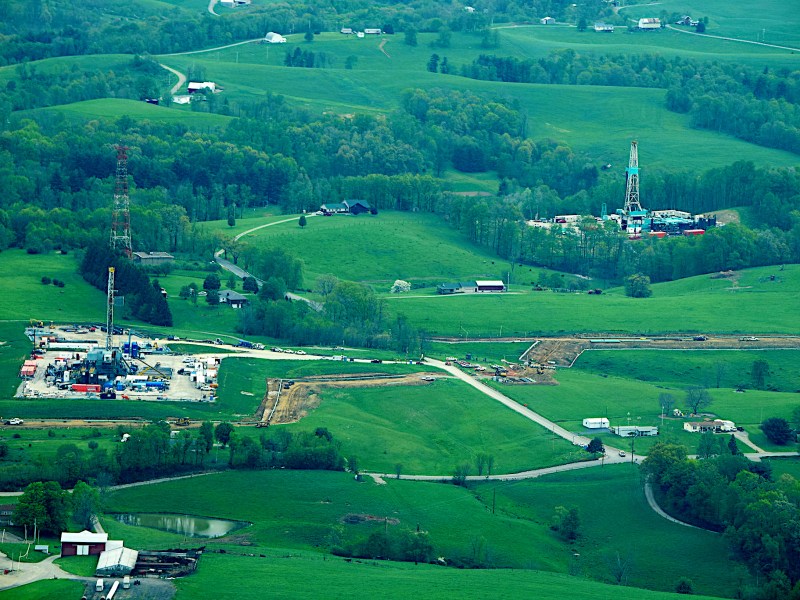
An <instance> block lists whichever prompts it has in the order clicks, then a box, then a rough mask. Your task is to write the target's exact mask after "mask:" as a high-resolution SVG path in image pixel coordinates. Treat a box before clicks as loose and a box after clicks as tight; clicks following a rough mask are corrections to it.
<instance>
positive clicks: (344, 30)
mask: <svg viewBox="0 0 800 600" xmlns="http://www.w3.org/2000/svg"><path fill="white" fill-rule="evenodd" d="M339 33H343V34H344V35H353V33H354V32H353V28H352V27H342V28H341V29H340V30H339Z"/></svg>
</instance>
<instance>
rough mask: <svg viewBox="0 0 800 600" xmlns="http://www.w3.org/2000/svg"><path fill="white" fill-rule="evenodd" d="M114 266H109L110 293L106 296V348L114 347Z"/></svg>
mask: <svg viewBox="0 0 800 600" xmlns="http://www.w3.org/2000/svg"><path fill="white" fill-rule="evenodd" d="M114 270H115V269H114V267H108V293H107V296H106V350H111V349H112V348H113V347H114Z"/></svg>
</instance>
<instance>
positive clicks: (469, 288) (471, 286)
mask: <svg viewBox="0 0 800 600" xmlns="http://www.w3.org/2000/svg"><path fill="white" fill-rule="evenodd" d="M458 285H459V286H461V291H462V292H465V293H472V292H477V291H478V284H477V283H475V282H474V281H462V282H460V283H459V284H458Z"/></svg>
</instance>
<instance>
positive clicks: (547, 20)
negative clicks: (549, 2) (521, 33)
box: [539, 17, 556, 25]
mask: <svg viewBox="0 0 800 600" xmlns="http://www.w3.org/2000/svg"><path fill="white" fill-rule="evenodd" d="M555 22H556V20H555V19H554V18H553V17H543V18H541V19H539V23H541V24H542V25H554V24H555Z"/></svg>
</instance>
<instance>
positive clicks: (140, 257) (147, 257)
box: [133, 252, 175, 267]
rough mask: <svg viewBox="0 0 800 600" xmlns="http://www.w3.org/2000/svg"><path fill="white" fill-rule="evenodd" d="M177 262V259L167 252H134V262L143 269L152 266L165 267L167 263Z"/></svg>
mask: <svg viewBox="0 0 800 600" xmlns="http://www.w3.org/2000/svg"><path fill="white" fill-rule="evenodd" d="M174 260H175V257H174V256H172V254H169V253H167V252H134V253H133V262H135V263H136V264H138V265H140V266H142V267H149V266H152V265H163V264H165V263H171V262H172V261H174Z"/></svg>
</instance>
